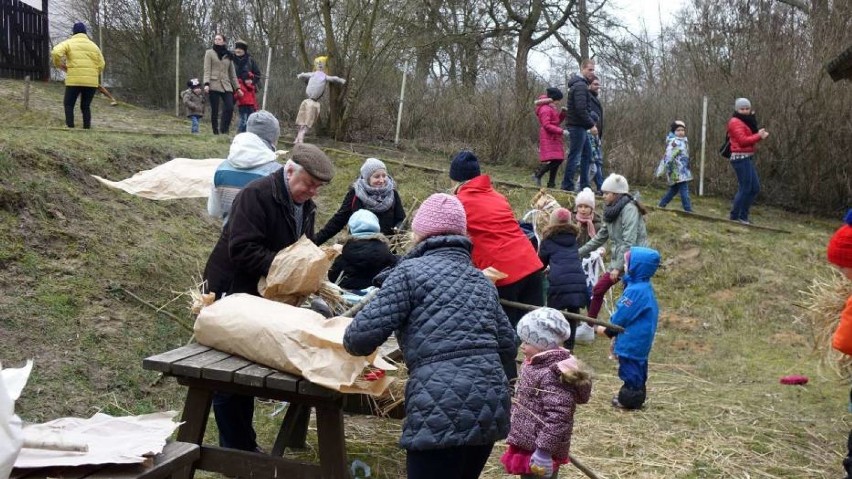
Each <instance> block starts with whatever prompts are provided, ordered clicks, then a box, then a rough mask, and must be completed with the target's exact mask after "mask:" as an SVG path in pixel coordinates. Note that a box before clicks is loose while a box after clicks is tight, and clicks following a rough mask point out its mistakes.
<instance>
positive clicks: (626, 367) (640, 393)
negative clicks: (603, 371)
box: [616, 340, 648, 409]
mask: <svg viewBox="0 0 852 479" xmlns="http://www.w3.org/2000/svg"><path fill="white" fill-rule="evenodd" d="M616 341H617V340H616ZM618 378H619V379H621V380H622V381H623V382H624V384H623V385H622V386H621V389H620V390H619V391H618V402H620V403H621V405H622V406H624V407H625V408H626V409H639V408H641V407H642V404H644V403H645V383H647V382H648V361H647V360H645V361H640V360H637V359H628V358H622V357H619V358H618Z"/></svg>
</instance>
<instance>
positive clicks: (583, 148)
mask: <svg viewBox="0 0 852 479" xmlns="http://www.w3.org/2000/svg"><path fill="white" fill-rule="evenodd" d="M594 74H595V62H594V61H593V60H583V62H582V64H581V65H580V73H579V74H575V75H573V76H572V77H571V78H570V79H569V80H568V93H567V94H566V95H565V108H566V112H565V125H566V126H567V130H568V161H567V162H566V166H565V176H563V177H562V189H563V190H565V191H574V174H575V173H576V172H577V166H579V167H580V187H579V188H578V189H579V190H582V189H583V188H585V187H587V186H589V162H590V161H591V160H592V147H591V145H590V144H589V139H588V137H587V136H586V135H587V133H586V132H587V131H588V130H589V129H590V128H591V127H593V126H595V122H594V120H593V119H592V111H591V104H592V101H591V100H590V99H589V97H590V96H591V95H590V94H589V83H590V82H591V78H592V77H593V76H594Z"/></svg>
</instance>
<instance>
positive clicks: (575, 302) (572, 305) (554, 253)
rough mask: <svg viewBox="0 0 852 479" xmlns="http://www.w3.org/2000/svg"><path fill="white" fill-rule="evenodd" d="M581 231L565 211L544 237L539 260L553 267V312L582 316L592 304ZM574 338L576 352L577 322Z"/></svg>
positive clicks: (550, 293)
mask: <svg viewBox="0 0 852 479" xmlns="http://www.w3.org/2000/svg"><path fill="white" fill-rule="evenodd" d="M579 231H580V229H579V228H578V227H577V225H575V224H574V223H573V222H572V221H571V212H570V211H568V210H567V209H565V208H558V209H555V210H553V213H551V214H550V224H549V225H548V226H547V227H546V228H545V229H544V231H543V232H542V234H541V237H542V240H541V248H539V250H538V257H539V258H541V262H542V263H544V264H545V265H549V266H550V272H549V273H548V282H549V283H550V286H549V288H548V290H547V305H548V306H549V307H551V308H553V309H560V310H563V309H564V310H566V311H570V312H572V313H579V312H580V308H585V307H586V305H588V304H589V292H588V288H586V275H585V273H583V264H582V262H581V261H580V254H579V253H578V250H577V233H578V232H579ZM569 322H570V325H571V335H570V336H569V338H568V340H567V341H565V347H566V348H567V349H574V337H575V336H576V333H577V321H576V320H570V321H569Z"/></svg>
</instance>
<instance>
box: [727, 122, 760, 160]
mask: <svg viewBox="0 0 852 479" xmlns="http://www.w3.org/2000/svg"><path fill="white" fill-rule="evenodd" d="M728 137H729V138H730V139H731V153H754V150H755V147H756V146H757V142H758V141H760V140H761V138H760V135H759V134H757V133H752V132H751V128H749V127H748V125H746V124H745V122H744V121H742V120H740V119H739V118H736V117H731V119H730V120H728Z"/></svg>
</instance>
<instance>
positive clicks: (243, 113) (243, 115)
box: [237, 106, 254, 133]
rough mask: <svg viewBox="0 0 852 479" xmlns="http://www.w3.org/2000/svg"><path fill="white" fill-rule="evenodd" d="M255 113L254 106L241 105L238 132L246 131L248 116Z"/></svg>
mask: <svg viewBox="0 0 852 479" xmlns="http://www.w3.org/2000/svg"><path fill="white" fill-rule="evenodd" d="M252 113H254V107H253V106H241V107H240V126H239V127H237V133H245V132H246V125H247V124H248V117H249V115H251V114H252Z"/></svg>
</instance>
